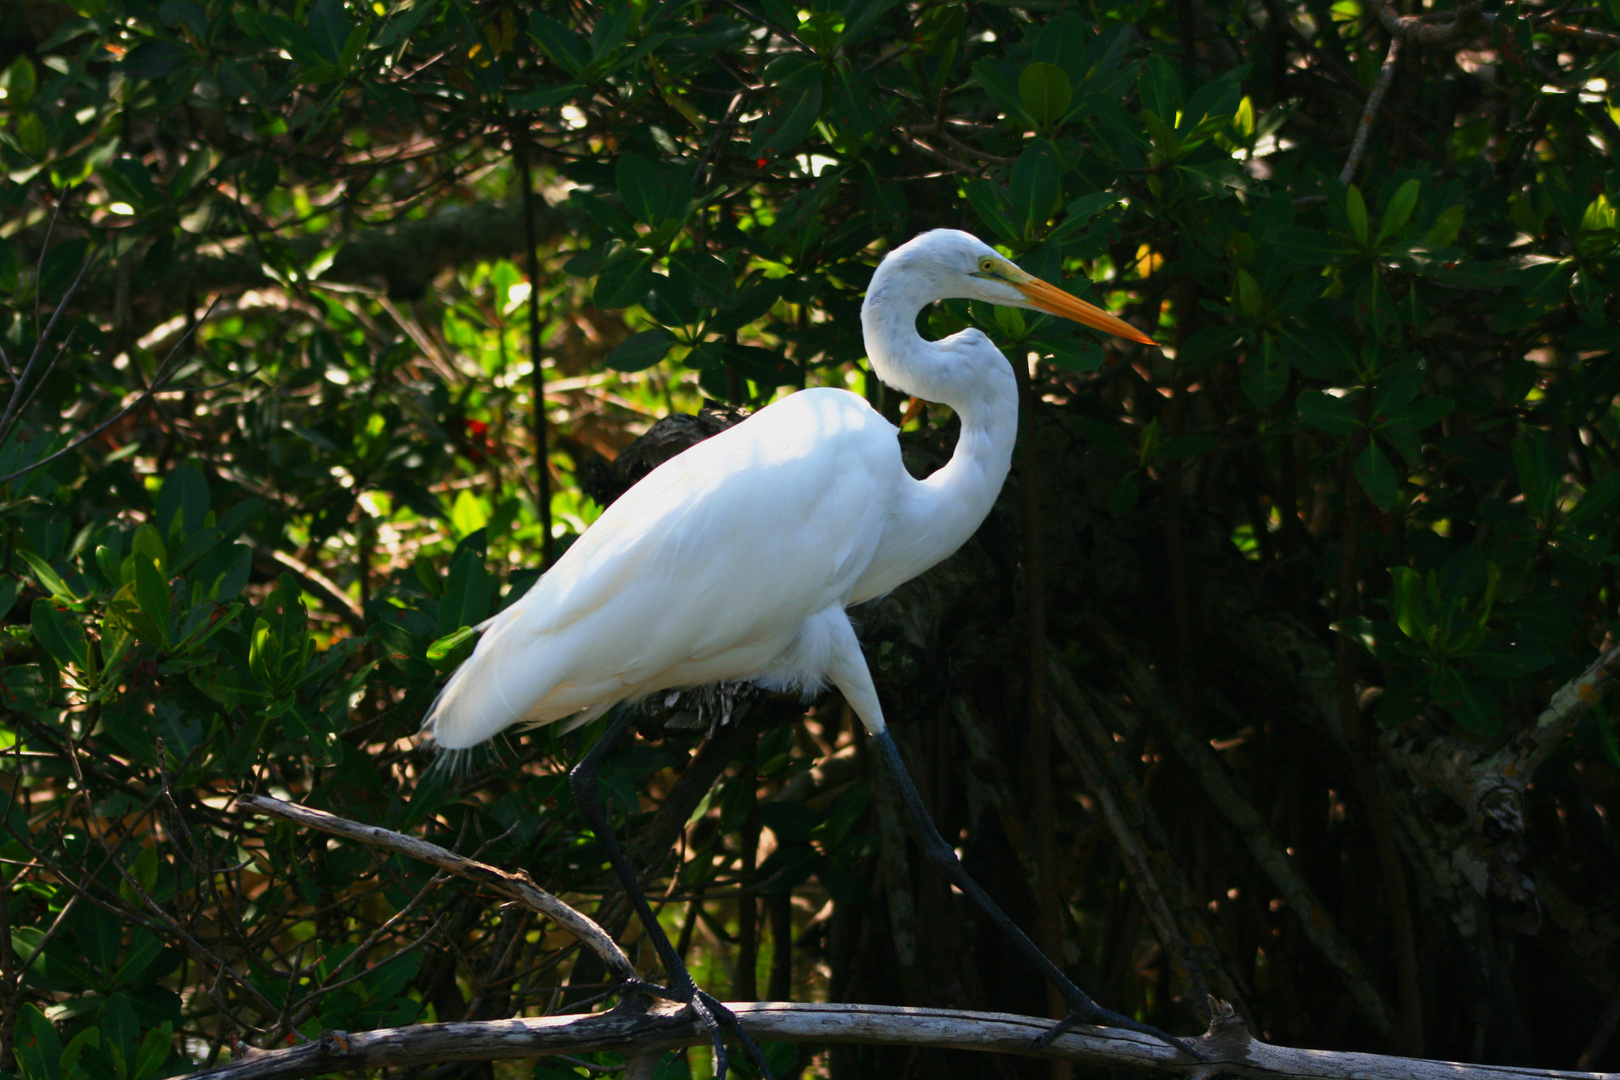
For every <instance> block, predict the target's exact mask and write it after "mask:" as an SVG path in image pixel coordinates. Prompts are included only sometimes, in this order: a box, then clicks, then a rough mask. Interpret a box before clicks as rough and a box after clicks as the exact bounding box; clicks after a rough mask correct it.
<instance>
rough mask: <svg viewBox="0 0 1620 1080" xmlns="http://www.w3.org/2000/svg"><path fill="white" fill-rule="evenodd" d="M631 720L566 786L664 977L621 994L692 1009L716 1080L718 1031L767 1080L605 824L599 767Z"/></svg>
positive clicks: (619, 717) (608, 734)
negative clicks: (707, 1039)
mask: <svg viewBox="0 0 1620 1080" xmlns="http://www.w3.org/2000/svg"><path fill="white" fill-rule="evenodd" d="M633 720H634V714H633V713H632V711H631V710H630V709H620V710H619V711H618V712H617V713H616V714H615V715H614V716H613V718H612V719H611V720H610V721H609V722H608V726H607V730H606V731H604V732H602V737H601V738H599V739H597V740H596V745H594V746H592V747H591V748H590V749H589V750H588V751H586V753H585V756H584V757H582V758H580V760H579V764H577V765H575V766H574V768H573V770H572V771H571V772H570V773H569V774H568V786H569V788H570V789H571V790H572V791H573V793H574V803H575V804H576V805H577V806H578V807H579V812H580V814H581V815H582V816H583V817H584V818H585V824H587V825H589V826H590V827H591V831H592V832H594V833H595V834H596V839H597V842H598V843H600V844H601V845H602V848H603V850H605V851H606V852H607V857H608V865H609V866H611V867H613V872H614V873H615V874H617V875H618V877H619V884H620V885H622V886H624V892H625V895H626V896H628V897H629V898H630V903H631V905H632V906H633V907H634V908H635V910H636V917H637V918H639V919H640V920H641V926H642V929H643V930H645V931H646V933H647V936H648V937H649V938H651V939H652V943H653V948H654V949H656V950H657V952H658V960H659V963H661V964H663V965H664V972H665V973H666V974H667V975H668V976H669V986H668V987H662V986H654V985H652V984H649V983H641V982H634V983H627V984H626V989H627V990H632V991H636V992H640V993H646V994H651V995H654V996H656V997H662V998H668V999H669V1000H671V1001H681V1002H685V1003H686V1004H687V1005H689V1006H690V1007H691V1009H692V1011H693V1012H694V1013H695V1014H696V1015H697V1017H698V1019H699V1020H701V1021H702V1022H703V1026H704V1027H706V1028H708V1029H709V1034H710V1036H711V1037H712V1038H713V1039H714V1075H715V1077H716V1080H725V1075H726V1072H727V1069H728V1066H729V1063H728V1061H727V1058H726V1047H725V1042H724V1040H723V1039H722V1037H721V1030H722V1028H730V1029H731V1031H732V1033H733V1034H735V1035H736V1036H737V1041H738V1042H740V1043H742V1045H743V1050H744V1052H745V1053H747V1055H748V1057H749V1058H750V1059H751V1060H752V1061H753V1062H754V1064H756V1065H758V1066H759V1068H760V1071H761V1072H763V1073H764V1074H765V1076H766V1078H767V1080H769V1078H770V1076H771V1070H770V1067H769V1066H768V1065H766V1064H765V1055H764V1054H763V1053H762V1052H761V1051H760V1049H759V1045H758V1044H757V1043H755V1042H754V1040H753V1038H752V1037H750V1036H749V1034H748V1032H746V1031H744V1030H743V1028H742V1025H741V1024H739V1023H737V1017H736V1015H735V1014H734V1013H733V1012H732V1011H731V1010H730V1009H728V1008H726V1007H725V1006H724V1005H722V1004H720V1002H718V1001H716V1000H715V999H714V998H713V997H712V996H710V995H709V994H707V993H705V992H704V991H702V990H700V989H698V987H697V984H696V983H694V982H693V981H692V974H691V972H689V971H687V970H686V964H685V963H683V962H682V961H681V956H680V953H678V952H676V951H675V946H674V945H672V944H670V940H669V935H668V934H666V933H664V928H663V927H662V926H660V925H659V924H658V917H657V916H656V915H654V914H653V910H652V905H651V904H649V903H647V897H646V895H645V894H643V893H642V891H641V883H640V882H639V881H637V880H636V874H635V871H634V870H632V869H631V868H630V860H628V859H626V858H625V857H624V852H622V851H620V850H619V842H618V840H617V839H615V838H614V835H613V825H612V823H611V822H610V821H609V820H608V814H607V808H606V807H605V806H604V805H603V804H602V798H601V793H600V791H599V790H598V784H597V773H598V772H599V771H600V770H601V768H602V762H603V761H604V760H606V758H607V756H608V754H609V753H611V752H612V750H613V748H614V746H616V745H618V742H619V740H620V739H622V738H623V737H624V733H625V732H626V731H628V730H629V729H630V725H631V722H632V721H633Z"/></svg>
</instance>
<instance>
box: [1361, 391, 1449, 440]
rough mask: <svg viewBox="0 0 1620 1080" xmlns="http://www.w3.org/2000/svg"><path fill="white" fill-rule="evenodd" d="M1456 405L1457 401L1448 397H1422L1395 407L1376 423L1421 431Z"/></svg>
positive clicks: (1438, 420)
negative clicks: (1419, 399)
mask: <svg viewBox="0 0 1620 1080" xmlns="http://www.w3.org/2000/svg"><path fill="white" fill-rule="evenodd" d="M1456 407H1457V403H1456V402H1454V401H1451V400H1449V399H1448V398H1423V399H1422V400H1421V401H1414V402H1412V403H1411V404H1409V405H1406V406H1403V407H1402V408H1399V409H1396V410H1394V411H1393V412H1391V413H1390V414H1389V415H1388V416H1386V417H1384V418H1383V420H1382V421H1381V422H1380V423H1379V424H1378V425H1377V427H1380V428H1382V427H1391V428H1403V429H1406V430H1408V431H1414V432H1415V431H1422V430H1423V429H1424V428H1427V427H1432V426H1433V425H1435V424H1438V423H1439V422H1440V421H1441V420H1442V419H1444V418H1445V417H1446V416H1447V415H1449V414H1450V412H1451V410H1452V409H1454V408H1456Z"/></svg>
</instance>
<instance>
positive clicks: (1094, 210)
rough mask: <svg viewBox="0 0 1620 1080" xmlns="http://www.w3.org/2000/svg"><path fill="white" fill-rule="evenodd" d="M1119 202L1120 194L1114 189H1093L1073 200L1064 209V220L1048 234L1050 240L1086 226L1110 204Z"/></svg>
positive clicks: (1113, 204) (1057, 238)
mask: <svg viewBox="0 0 1620 1080" xmlns="http://www.w3.org/2000/svg"><path fill="white" fill-rule="evenodd" d="M1118 204H1119V196H1118V195H1116V194H1115V193H1114V192H1112V191H1093V192H1092V193H1091V194H1090V195H1082V196H1080V197H1079V198H1078V199H1076V200H1074V201H1073V202H1071V203H1070V204H1069V205H1068V207H1067V208H1066V209H1065V210H1064V211H1063V221H1062V223H1061V224H1059V225H1058V227H1057V228H1055V229H1053V230H1052V231H1051V232H1050V233H1048V234H1047V239H1048V240H1059V239H1061V238H1063V237H1065V236H1068V235H1069V234H1070V233H1074V232H1078V231H1080V230H1081V229H1082V228H1084V227H1085V226H1086V225H1087V224H1088V223H1089V222H1090V221H1091V219H1092V218H1094V217H1096V216H1097V215H1098V214H1099V213H1101V212H1102V211H1103V210H1106V209H1107V208H1109V207H1110V206H1117V205H1118Z"/></svg>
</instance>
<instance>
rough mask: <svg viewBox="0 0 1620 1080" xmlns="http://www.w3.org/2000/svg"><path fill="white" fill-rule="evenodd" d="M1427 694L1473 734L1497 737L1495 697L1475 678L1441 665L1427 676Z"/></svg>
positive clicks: (1449, 665)
mask: <svg viewBox="0 0 1620 1080" xmlns="http://www.w3.org/2000/svg"><path fill="white" fill-rule="evenodd" d="M1429 694H1430V696H1431V697H1433V699H1434V702H1435V704H1436V705H1439V706H1441V707H1442V708H1444V709H1445V710H1446V711H1447V712H1449V713H1451V717H1452V719H1453V720H1456V721H1457V723H1459V724H1461V725H1462V726H1463V727H1464V728H1466V729H1467V730H1469V731H1471V732H1473V733H1474V734H1475V735H1479V736H1482V737H1490V736H1492V735H1495V734H1496V728H1497V727H1498V725H1497V724H1495V723H1493V722H1492V721H1493V719H1494V718H1495V716H1496V696H1495V695H1494V694H1492V693H1491V691H1490V688H1489V687H1487V686H1485V685H1484V683H1482V682H1481V681H1480V680H1479V679H1478V678H1476V677H1475V676H1472V675H1468V674H1466V673H1464V672H1463V671H1462V670H1461V669H1459V668H1458V667H1456V666H1455V665H1453V664H1440V665H1439V666H1437V667H1436V668H1435V669H1434V672H1433V674H1431V675H1430V676H1429Z"/></svg>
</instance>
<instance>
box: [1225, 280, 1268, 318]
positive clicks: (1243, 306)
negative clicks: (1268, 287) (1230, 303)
mask: <svg viewBox="0 0 1620 1080" xmlns="http://www.w3.org/2000/svg"><path fill="white" fill-rule="evenodd" d="M1236 293H1237V295H1236V296H1234V297H1233V299H1234V300H1235V301H1236V302H1237V309H1238V311H1239V312H1241V313H1242V315H1243V317H1244V318H1246V319H1254V320H1258V319H1259V318H1260V315H1261V313H1262V312H1263V311H1264V310H1265V305H1266V297H1265V294H1264V293H1263V292H1261V291H1260V283H1259V282H1258V281H1256V280H1255V279H1254V275H1253V274H1251V273H1249V272H1248V271H1247V270H1241V269H1240V270H1239V271H1238V272H1237V289H1236Z"/></svg>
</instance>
